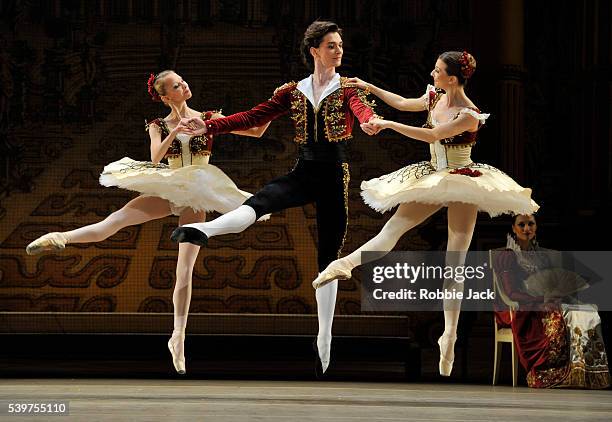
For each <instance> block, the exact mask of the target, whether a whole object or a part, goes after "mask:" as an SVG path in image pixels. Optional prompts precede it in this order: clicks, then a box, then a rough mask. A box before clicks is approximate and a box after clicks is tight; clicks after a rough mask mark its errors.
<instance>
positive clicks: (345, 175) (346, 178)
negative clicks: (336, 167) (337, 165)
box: [336, 163, 351, 259]
mask: <svg viewBox="0 0 612 422" xmlns="http://www.w3.org/2000/svg"><path fill="white" fill-rule="evenodd" d="M350 181H351V172H350V171H349V165H348V163H342V184H343V186H344V212H345V213H346V222H345V224H344V234H343V235H342V243H340V248H338V253H337V254H336V255H337V256H336V259H338V258H340V254H341V253H342V248H344V242H345V241H346V232H347V230H348V220H349V211H348V202H349V196H348V188H349V182H350Z"/></svg>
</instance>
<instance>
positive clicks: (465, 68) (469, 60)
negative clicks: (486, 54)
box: [459, 50, 476, 79]
mask: <svg viewBox="0 0 612 422" xmlns="http://www.w3.org/2000/svg"><path fill="white" fill-rule="evenodd" d="M459 62H460V63H461V75H462V76H463V77H464V78H465V79H470V78H471V77H472V75H473V74H474V72H475V71H476V59H475V58H474V56H472V55H471V54H470V53H468V52H467V51H465V50H464V51H463V53H461V59H459Z"/></svg>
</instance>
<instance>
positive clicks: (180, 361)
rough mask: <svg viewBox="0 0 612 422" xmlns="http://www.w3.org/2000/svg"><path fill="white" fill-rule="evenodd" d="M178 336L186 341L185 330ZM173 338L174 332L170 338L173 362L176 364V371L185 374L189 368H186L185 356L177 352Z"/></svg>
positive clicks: (169, 347)
mask: <svg viewBox="0 0 612 422" xmlns="http://www.w3.org/2000/svg"><path fill="white" fill-rule="evenodd" d="M176 337H178V338H179V340H180V341H181V342H185V333H184V332H183V333H181V334H179V335H178V336H176ZM173 338H175V336H174V334H173V335H172V337H170V340H168V350H170V354H171V355H172V364H173V365H174V369H176V372H178V373H179V374H181V375H184V374H186V373H187V370H186V369H185V356H179V355H178V354H177V352H176V350H175V349H174V342H173V341H172V339H173Z"/></svg>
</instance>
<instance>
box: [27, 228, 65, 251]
mask: <svg viewBox="0 0 612 422" xmlns="http://www.w3.org/2000/svg"><path fill="white" fill-rule="evenodd" d="M67 242H68V239H67V238H66V235H65V234H63V233H60V232H53V233H47V234H45V235H43V236H40V237H39V238H38V239H36V240H34V241H33V242H31V243H30V244H29V245H28V246H26V253H27V254H28V255H37V254H39V253H41V252H44V251H61V250H62V249H64V248H65V247H66V243H67Z"/></svg>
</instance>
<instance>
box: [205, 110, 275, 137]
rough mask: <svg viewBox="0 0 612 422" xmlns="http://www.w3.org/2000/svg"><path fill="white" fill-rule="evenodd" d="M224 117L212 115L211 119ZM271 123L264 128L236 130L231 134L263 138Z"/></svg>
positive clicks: (217, 114) (219, 114)
mask: <svg viewBox="0 0 612 422" xmlns="http://www.w3.org/2000/svg"><path fill="white" fill-rule="evenodd" d="M223 117H225V116H224V115H223V114H221V113H215V114H213V115H212V117H211V119H222V118H223ZM270 123H271V122H267V123H265V124H264V125H263V126H256V127H252V128H250V129H246V130H234V131H232V132H231V133H233V134H234V135H242V136H251V137H253V138H261V136H262V135H263V134H264V133H265V131H266V130H267V129H268V126H270Z"/></svg>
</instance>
